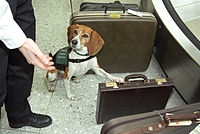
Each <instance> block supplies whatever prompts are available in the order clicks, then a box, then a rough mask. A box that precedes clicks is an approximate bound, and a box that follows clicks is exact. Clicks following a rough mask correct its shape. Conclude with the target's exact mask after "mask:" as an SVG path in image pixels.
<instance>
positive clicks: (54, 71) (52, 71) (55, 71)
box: [46, 69, 57, 78]
mask: <svg viewBox="0 0 200 134" xmlns="http://www.w3.org/2000/svg"><path fill="white" fill-rule="evenodd" d="M49 73H51V74H53V73H57V70H56V69H54V70H51V71H47V73H46V78H49V75H48V74H49Z"/></svg>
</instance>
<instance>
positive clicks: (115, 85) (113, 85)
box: [106, 82, 119, 88]
mask: <svg viewBox="0 0 200 134" xmlns="http://www.w3.org/2000/svg"><path fill="white" fill-rule="evenodd" d="M106 87H113V88H119V87H118V86H117V83H116V82H110V83H106Z"/></svg>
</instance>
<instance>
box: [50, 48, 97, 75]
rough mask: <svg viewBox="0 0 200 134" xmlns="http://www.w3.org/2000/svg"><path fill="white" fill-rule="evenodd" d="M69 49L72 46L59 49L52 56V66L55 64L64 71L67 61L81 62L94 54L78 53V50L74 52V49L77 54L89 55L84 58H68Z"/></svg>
mask: <svg viewBox="0 0 200 134" xmlns="http://www.w3.org/2000/svg"><path fill="white" fill-rule="evenodd" d="M71 50H72V48H71V47H69V46H67V47H64V48H62V49H60V50H59V51H58V52H57V53H56V54H55V55H54V56H53V62H54V66H55V68H56V69H59V70H63V71H65V68H66V67H67V66H68V64H69V62H72V63H81V62H84V61H87V60H89V59H92V58H93V57H95V56H89V54H79V53H78V52H76V51H75V50H74V51H75V52H76V53H77V54H78V55H81V56H89V57H87V58H85V59H69V53H70V52H71Z"/></svg>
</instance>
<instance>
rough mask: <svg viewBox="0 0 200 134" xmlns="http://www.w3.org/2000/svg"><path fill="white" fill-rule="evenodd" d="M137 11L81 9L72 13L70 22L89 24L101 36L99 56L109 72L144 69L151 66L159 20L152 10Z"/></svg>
mask: <svg viewBox="0 0 200 134" xmlns="http://www.w3.org/2000/svg"><path fill="white" fill-rule="evenodd" d="M137 13H139V16H137V15H133V14H129V13H127V11H125V12H124V13H123V12H122V11H80V12H76V13H74V14H73V15H72V17H71V21H70V25H72V24H81V25H86V26H89V27H91V28H92V29H94V30H95V31H97V32H98V33H99V34H100V35H101V37H102V38H103V39H104V41H105V44H104V46H103V48H102V50H101V51H100V52H99V53H98V54H97V57H98V62H99V65H100V66H101V67H102V68H104V69H105V70H106V71H107V72H117V73H120V72H139V71H140V72H141V71H145V70H146V69H147V68H148V66H149V62H150V59H151V56H152V49H153V46H154V39H155V34H156V27H157V21H156V19H155V17H154V15H153V14H151V13H149V12H140V11H137Z"/></svg>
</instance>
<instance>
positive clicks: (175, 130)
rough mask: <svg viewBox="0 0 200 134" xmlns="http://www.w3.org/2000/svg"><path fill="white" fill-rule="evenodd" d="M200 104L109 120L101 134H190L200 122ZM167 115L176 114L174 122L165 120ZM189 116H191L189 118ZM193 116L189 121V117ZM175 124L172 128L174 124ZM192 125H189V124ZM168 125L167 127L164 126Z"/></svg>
mask: <svg viewBox="0 0 200 134" xmlns="http://www.w3.org/2000/svg"><path fill="white" fill-rule="evenodd" d="M199 108H200V103H196V104H190V105H186V106H179V107H176V108H170V109H165V110H159V111H153V112H148V113H143V114H137V115H131V116H124V117H119V118H115V119H112V120H109V121H108V122H106V123H105V124H104V125H103V127H102V129H101V134H189V132H191V131H192V130H193V129H194V128H195V127H196V126H197V123H198V122H199V121H198V119H199V116H200V113H199ZM195 112H197V113H195ZM166 113H171V114H174V115H172V117H173V118H174V119H175V120H174V121H173V120H168V119H167V120H165V119H166V118H164V117H165V116H164V115H166ZM188 115H189V116H188ZM190 116H192V118H190V119H191V120H189V118H188V117H190ZM185 119H186V120H187V121H186V122H184V123H188V125H186V124H185V126H181V125H180V124H181V123H182V122H181V121H184V120H185ZM170 121H171V123H175V125H174V126H173V127H172V124H171V125H170V124H169V123H170ZM190 121H192V124H190V125H189V123H191V122H190ZM165 123H167V124H168V125H167V126H165V125H164V124H165ZM160 124H161V125H160Z"/></svg>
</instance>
